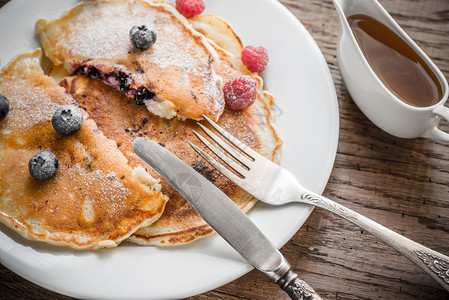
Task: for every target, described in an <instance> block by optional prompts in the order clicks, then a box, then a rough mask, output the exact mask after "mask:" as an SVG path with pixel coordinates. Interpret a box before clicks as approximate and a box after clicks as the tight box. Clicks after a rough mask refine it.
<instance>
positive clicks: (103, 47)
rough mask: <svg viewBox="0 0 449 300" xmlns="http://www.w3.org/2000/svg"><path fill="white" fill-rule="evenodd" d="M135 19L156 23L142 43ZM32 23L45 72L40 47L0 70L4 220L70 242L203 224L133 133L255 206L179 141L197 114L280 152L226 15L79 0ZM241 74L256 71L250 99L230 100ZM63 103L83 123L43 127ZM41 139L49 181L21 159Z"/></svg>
mask: <svg viewBox="0 0 449 300" xmlns="http://www.w3.org/2000/svg"><path fill="white" fill-rule="evenodd" d="M140 23H147V24H150V25H151V26H153V27H154V28H156V32H157V34H158V36H157V41H156V43H155V44H154V45H153V47H151V48H150V49H148V50H144V51H142V50H139V51H137V50H135V49H132V46H131V43H130V42H129V30H130V28H131V27H132V26H133V25H136V24H140ZM99 26H101V28H98V27H99ZM36 29H37V31H38V33H39V35H40V37H41V42H42V47H43V50H44V52H45V55H46V57H48V58H49V59H50V61H51V64H50V65H49V66H48V67H47V66H46V67H45V71H43V70H42V67H41V65H43V64H42V60H41V54H42V52H41V51H40V50H36V51H34V52H32V53H27V54H23V55H21V56H19V57H17V58H16V59H15V60H14V61H13V62H12V63H10V65H9V66H8V67H7V68H5V69H4V70H3V71H2V73H1V74H0V93H2V94H3V95H5V96H6V97H7V98H8V99H9V101H10V104H11V111H10V113H9V115H8V116H7V117H6V119H4V120H3V121H1V122H0V221H1V222H2V223H5V224H6V225H8V226H9V227H11V228H13V229H15V230H17V231H18V232H19V233H20V234H22V235H23V236H25V237H27V238H31V239H37V240H40V241H45V242H50V243H54V244H58V245H67V246H71V247H74V248H93V249H97V248H103V247H113V246H116V245H118V244H119V243H120V242H121V241H122V240H124V239H127V240H129V241H131V242H136V243H138V244H142V245H160V246H165V245H180V244H185V243H188V242H191V241H194V240H195V239H197V238H200V237H204V236H206V235H209V234H211V233H212V232H213V231H212V229H211V228H210V227H209V226H208V225H207V224H206V223H205V222H204V220H203V219H202V218H201V217H200V216H199V215H198V214H197V213H196V211H195V210H194V209H193V208H192V207H191V206H190V205H189V204H188V203H187V202H186V201H185V200H184V199H183V198H182V197H181V196H180V194H179V193H178V192H176V191H175V190H174V189H173V187H171V186H170V185H169V184H168V183H167V182H166V181H165V180H164V179H163V178H162V177H161V176H160V175H159V174H158V173H156V172H155V171H154V170H153V169H151V168H150V167H149V166H148V165H147V164H145V163H144V162H143V161H142V160H141V159H140V158H138V157H137V156H136V155H135V154H134V153H133V151H132V148H131V143H132V142H133V140H134V139H135V138H136V137H144V138H148V139H151V140H154V141H156V142H159V143H160V144H161V145H162V146H164V147H166V148H167V149H168V150H170V151H171V152H172V153H174V154H175V155H177V156H178V157H179V158H181V159H182V160H184V161H185V162H186V163H188V164H189V165H191V166H192V167H193V168H194V169H196V170H197V171H198V172H200V173H202V174H203V175H204V176H205V177H206V178H208V179H209V180H210V181H211V182H213V183H214V184H215V185H216V186H218V187H219V188H220V189H221V190H222V191H223V192H225V193H226V194H227V195H228V196H229V197H230V198H231V199H232V200H233V201H234V202H235V203H236V204H237V205H238V206H239V207H240V208H241V209H242V210H243V211H245V212H246V211H248V210H249V209H250V208H251V207H252V206H253V205H254V203H255V199H254V198H253V197H252V196H251V195H248V194H247V193H245V192H244V191H243V190H241V189H240V188H238V187H237V186H235V185H234V184H232V183H231V182H229V180H227V179H226V178H224V177H223V176H222V175H220V174H219V173H218V172H217V171H215V170H214V169H212V168H211V167H209V165H208V164H207V163H206V162H205V161H203V160H202V159H201V158H200V157H199V156H198V155H197V154H196V153H195V152H194V151H193V150H191V148H190V146H189V145H188V144H187V141H191V142H195V143H197V145H198V146H199V147H203V146H202V145H200V143H199V142H197V141H196V138H195V137H194V135H193V133H192V130H194V129H196V128H197V120H199V119H200V118H201V116H202V115H203V114H204V115H208V116H210V117H211V118H213V119H215V120H217V122H218V124H219V125H220V126H222V127H223V128H225V129H226V130H227V131H229V132H230V133H231V134H233V135H234V136H236V137H237V138H238V139H240V140H242V141H243V142H245V143H246V144H248V145H249V146H250V147H251V148H253V149H254V150H256V151H258V152H259V153H261V154H262V155H264V156H265V157H267V158H269V159H271V160H276V159H277V156H278V152H279V149H280V146H281V141H280V139H279V137H278V136H277V134H276V132H275V130H274V129H273V127H272V125H271V124H270V112H269V108H270V105H271V104H272V102H273V99H272V97H271V95H270V94H269V93H268V92H266V91H264V90H263V89H262V85H263V81H262V80H261V78H260V77H259V76H258V75H257V74H252V73H251V72H249V71H248V70H247V69H246V68H245V67H244V66H243V65H242V64H241V62H240V53H241V51H242V43H241V41H240V39H239V37H238V36H237V35H236V34H235V32H234V31H233V30H232V29H231V27H230V26H229V25H228V24H227V23H226V22H224V21H223V20H221V19H219V18H218V17H215V16H200V17H195V18H191V19H189V20H187V19H185V18H184V17H183V16H181V15H180V14H179V13H177V11H176V10H175V9H174V8H173V7H172V6H171V5H168V4H165V3H160V2H158V3H157V4H152V3H147V2H145V1H141V0H129V1H126V0H97V1H92V0H85V1H81V2H80V3H79V4H78V5H77V6H76V7H75V8H73V9H72V10H70V11H69V12H68V13H66V14H65V15H64V16H62V17H61V18H60V19H58V20H55V21H51V22H49V21H46V20H39V21H38V22H37V24H36ZM44 73H46V75H45V74H44ZM99 74H100V75H99ZM243 74H245V75H250V76H252V77H253V78H254V79H256V80H257V82H258V87H259V95H258V98H257V100H256V102H255V104H254V105H252V106H251V107H249V108H247V109H244V110H241V111H232V110H228V109H227V108H226V107H225V105H224V100H223V92H222V87H223V85H224V84H225V83H226V82H227V81H228V80H230V79H233V78H235V77H239V76H242V75H243ZM57 82H58V83H59V85H58V84H57ZM142 89H146V90H148V91H150V92H151V93H152V94H154V96H152V97H151V98H148V99H145V100H144V102H145V104H146V105H144V106H139V105H137V104H136V103H135V97H134V96H135V95H134V93H135V91H138V90H142ZM65 104H75V105H77V106H79V107H80V108H82V109H81V110H82V111H83V116H84V122H83V125H82V127H81V129H80V131H78V132H77V133H75V134H74V135H72V136H62V135H60V134H59V133H57V132H56V131H54V130H53V128H52V126H51V116H52V114H53V112H54V110H55V109H56V108H57V107H58V106H59V105H65ZM203 148H204V147H203ZM40 150H50V151H52V152H53V153H54V154H55V155H56V156H57V157H58V159H59V161H60V169H59V171H58V173H57V175H56V176H55V177H54V178H52V179H51V180H49V181H45V182H38V181H36V180H35V179H33V178H32V177H31V176H30V175H29V173H28V168H27V164H28V160H29V159H30V158H31V157H32V156H33V155H34V154H35V153H37V152H39V151H40ZM167 200H168V201H167Z"/></svg>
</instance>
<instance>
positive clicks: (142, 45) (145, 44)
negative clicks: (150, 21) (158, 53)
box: [129, 24, 156, 50]
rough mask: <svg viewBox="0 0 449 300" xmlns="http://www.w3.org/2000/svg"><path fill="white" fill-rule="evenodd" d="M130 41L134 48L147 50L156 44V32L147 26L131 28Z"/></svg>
mask: <svg viewBox="0 0 449 300" xmlns="http://www.w3.org/2000/svg"><path fill="white" fill-rule="evenodd" d="M129 39H130V40H131V43H132V44H133V46H134V47H136V48H138V49H141V50H145V49H148V48H150V47H151V46H152V45H153V44H154V43H155V42H156V31H154V29H152V28H150V27H149V26H147V25H145V24H143V25H136V26H133V28H131V31H130V32H129Z"/></svg>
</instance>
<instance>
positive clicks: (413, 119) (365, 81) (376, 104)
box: [334, 0, 449, 142]
mask: <svg viewBox="0 0 449 300" xmlns="http://www.w3.org/2000/svg"><path fill="white" fill-rule="evenodd" d="M334 5H335V7H336V9H337V12H338V16H339V18H340V32H339V37H338V44H337V60H338V66H339V68H340V72H341V74H342V77H343V80H344V82H345V84H346V86H347V88H348V91H349V93H350V94H351V97H352V99H353V100H354V102H355V103H356V104H357V106H358V107H359V108H360V110H361V111H362V112H363V113H364V114H365V115H366V116H367V117H368V118H369V119H370V120H371V121H372V122H373V123H374V124H376V125H377V126H378V127H380V128H381V129H383V130H384V131H386V132H388V133H390V134H392V135H394V136H397V137H401V138H415V137H427V138H434V139H438V140H443V141H446V142H448V141H449V134H448V133H446V132H443V131H441V130H440V129H438V127H437V126H438V123H439V121H440V120H441V118H444V119H446V120H447V121H449V109H448V108H446V107H445V106H444V103H445V102H446V100H447V98H448V83H447V81H446V79H445V78H444V76H443V74H442V73H441V71H440V70H439V69H438V68H437V67H436V66H435V64H434V63H433V62H432V61H431V60H430V59H429V57H428V56H427V55H426V54H425V53H424V52H423V51H422V50H421V49H420V48H419V47H418V46H417V45H416V43H415V42H414V41H413V40H412V39H411V38H410V37H409V36H408V35H407V34H406V33H405V32H404V30H402V28H401V27H399V25H398V24H397V23H396V22H395V21H394V20H393V18H392V17H391V16H390V15H389V14H388V12H387V11H386V10H385V9H384V8H383V7H382V6H381V5H380V4H379V3H378V2H377V1H376V0H334ZM356 14H362V15H367V16H369V17H371V18H373V19H376V20H377V21H379V22H380V23H383V24H384V25H385V26H387V27H388V28H389V29H390V30H392V31H393V32H394V33H396V34H397V35H398V36H399V37H401V38H402V39H403V40H404V41H405V42H406V43H407V44H408V45H409V46H410V47H411V48H412V49H413V50H414V51H415V52H416V53H417V54H418V55H419V56H421V58H422V59H423V61H424V62H425V63H426V64H427V65H428V66H429V67H430V69H431V70H432V72H433V73H434V74H435V76H436V77H437V79H438V81H439V84H440V85H441V89H442V98H441V99H440V100H439V102H438V103H436V104H435V105H432V106H428V107H415V106H411V105H408V104H406V103H404V102H403V101H401V100H400V99H398V98H397V97H396V96H395V95H394V94H393V93H391V92H390V90H388V88H387V87H386V86H385V85H384V84H383V83H382V81H381V80H380V79H379V78H378V77H377V75H376V73H375V72H374V71H373V69H372V68H371V66H370V65H369V63H368V61H367V60H366V59H365V57H364V55H363V53H362V50H361V49H360V47H359V44H358V43H357V40H356V38H355V36H354V34H353V32H352V30H351V28H350V26H349V23H348V21H347V18H348V17H349V16H352V15H356Z"/></svg>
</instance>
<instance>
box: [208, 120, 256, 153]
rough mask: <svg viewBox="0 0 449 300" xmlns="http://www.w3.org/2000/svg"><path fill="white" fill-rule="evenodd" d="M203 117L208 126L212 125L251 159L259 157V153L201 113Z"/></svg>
mask: <svg viewBox="0 0 449 300" xmlns="http://www.w3.org/2000/svg"><path fill="white" fill-rule="evenodd" d="M203 119H204V120H206V121H207V123H209V125H210V126H212V127H213V128H214V129H215V130H216V131H217V132H218V133H220V134H221V135H222V136H223V137H224V138H226V139H227V140H228V141H229V142H230V143H232V144H233V145H234V146H236V147H237V148H238V149H240V150H241V151H242V152H243V153H245V154H246V155H248V156H249V157H251V159H252V160H253V161H254V160H256V159H257V158H259V157H261V155H260V154H259V153H257V152H256V151H254V150H253V149H251V148H250V147H248V146H247V145H245V144H244V143H242V142H241V141H239V140H238V139H237V138H236V137H234V136H233V135H231V134H230V133H229V132H227V131H226V130H224V129H223V128H221V127H220V126H219V125H218V124H217V123H215V122H214V121H212V120H211V119H210V118H209V117H207V116H205V115H203Z"/></svg>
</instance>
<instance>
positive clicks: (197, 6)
mask: <svg viewBox="0 0 449 300" xmlns="http://www.w3.org/2000/svg"><path fill="white" fill-rule="evenodd" d="M176 9H177V10H178V11H179V12H180V13H181V15H183V16H184V17H186V18H190V17H194V16H197V15H199V14H201V13H202V12H203V10H204V3H203V0H176Z"/></svg>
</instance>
